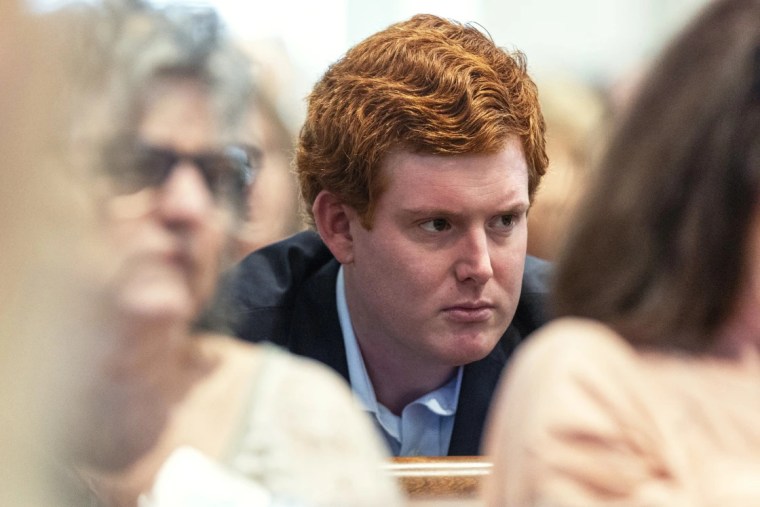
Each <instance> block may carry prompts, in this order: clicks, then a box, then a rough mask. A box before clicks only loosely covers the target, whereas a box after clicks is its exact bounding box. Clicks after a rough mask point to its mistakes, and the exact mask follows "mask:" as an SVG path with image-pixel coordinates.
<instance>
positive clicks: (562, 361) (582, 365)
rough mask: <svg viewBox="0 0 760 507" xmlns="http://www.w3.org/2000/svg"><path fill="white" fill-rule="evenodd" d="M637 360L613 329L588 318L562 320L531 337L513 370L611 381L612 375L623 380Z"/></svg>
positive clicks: (633, 352) (543, 328) (627, 344)
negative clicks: (622, 376)
mask: <svg viewBox="0 0 760 507" xmlns="http://www.w3.org/2000/svg"><path fill="white" fill-rule="evenodd" d="M638 361H639V355H638V353H637V352H636V350H635V349H634V348H633V347H632V346H631V345H630V344H629V343H628V342H627V341H626V340H625V339H624V338H623V337H621V336H620V335H619V334H618V333H617V332H615V331H614V330H613V329H611V328H610V327H608V326H606V325H604V324H602V323H600V322H597V321H593V320H589V319H580V318H561V319H557V320H555V321H552V322H550V323H549V324H547V325H545V326H543V327H542V328H540V329H538V330H537V331H536V332H534V333H533V334H532V335H531V336H529V337H528V339H527V340H526V341H525V342H524V343H523V344H522V345H521V347H520V348H519V349H518V350H517V353H516V356H515V357H514V359H513V361H512V365H511V367H510V369H511V370H514V371H516V372H518V373H515V374H519V372H520V371H525V372H526V374H529V375H531V376H535V375H536V374H537V373H536V372H539V371H540V372H541V374H542V375H545V376H546V377H547V378H549V377H556V376H572V377H581V378H590V377H598V376H599V377H606V378H609V375H610V374H611V373H612V374H614V376H616V377H618V378H620V376H621V375H623V374H624V373H625V372H626V371H629V370H631V369H635V368H636V365H637V363H638ZM530 372H533V373H532V374H531V373H530Z"/></svg>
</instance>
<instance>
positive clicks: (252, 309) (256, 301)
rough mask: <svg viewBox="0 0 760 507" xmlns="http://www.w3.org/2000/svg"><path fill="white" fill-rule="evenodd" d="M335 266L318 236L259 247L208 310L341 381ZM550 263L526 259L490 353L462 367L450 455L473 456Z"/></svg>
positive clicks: (533, 315) (534, 312) (530, 325)
mask: <svg viewBox="0 0 760 507" xmlns="http://www.w3.org/2000/svg"><path fill="white" fill-rule="evenodd" d="M339 267H340V264H339V263H338V261H336V260H335V258H333V256H332V254H331V253H330V251H329V250H328V249H327V247H326V246H325V245H324V243H323V242H322V240H321V239H320V238H319V236H318V235H317V234H316V233H314V232H303V233H300V234H296V235H295V236H293V237H291V238H289V239H286V240H284V241H281V242H279V243H276V244H274V245H272V246H269V247H266V248H263V249H261V250H258V251H256V252H254V253H252V254H250V255H249V256H248V257H246V258H245V259H244V260H243V261H242V262H241V263H240V264H239V265H238V266H237V267H236V268H235V269H233V270H232V271H231V272H229V273H227V274H226V275H225V277H224V278H223V280H222V283H221V285H220V291H219V295H218V297H217V301H216V304H215V307H216V308H217V311H222V312H224V321H226V325H227V326H228V328H229V329H227V330H228V331H231V332H232V333H233V334H234V335H236V336H238V337H240V338H243V339H245V340H247V341H250V342H259V341H271V342H274V343H276V344H278V345H280V346H282V347H285V348H286V349H288V350H290V351H291V352H294V353H296V354H300V355H303V356H307V357H311V358H313V359H316V360H318V361H321V362H323V363H325V364H327V365H329V366H331V367H332V368H333V369H334V370H336V371H337V372H338V373H340V374H341V375H343V377H344V378H345V379H346V380H347V381H348V380H349V378H348V363H347V360H346V350H345V347H344V345H343V334H342V332H341V329H340V322H339V320H338V310H337V305H336V301H335V280H336V277H337V275H338V268H339ZM549 268H550V265H549V263H547V262H546V261H542V260H539V259H536V258H533V257H528V259H527V261H526V266H525V275H524V276H523V287H522V294H521V296H520V301H519V303H518V306H517V311H516V313H515V317H514V319H513V320H512V323H511V324H510V326H509V327H508V328H507V330H506V332H505V333H504V335H503V336H502V337H501V340H500V341H499V344H498V345H497V346H496V348H495V349H494V350H493V351H492V352H491V353H490V354H489V355H488V356H486V357H485V358H484V359H481V360H480V361H476V362H474V363H471V364H468V365H466V366H465V368H464V373H463V376H462V387H461V390H460V395H459V404H458V407H457V414H456V416H455V420H454V429H453V433H452V436H451V444H450V446H449V455H451V456H457V455H459V456H464V455H477V454H478V453H479V449H480V439H481V433H482V431H483V423H484V422H485V418H486V414H487V412H488V407H489V403H490V401H491V396H492V395H493V392H494V389H495V387H496V384H497V382H498V380H499V376H500V374H501V371H502V368H503V367H504V364H505V363H506V361H507V358H508V357H509V355H510V354H511V353H512V351H513V350H514V348H515V347H516V346H517V345H518V344H519V343H520V342H521V341H522V340H523V339H524V338H525V336H526V335H527V334H528V333H530V332H532V331H533V330H535V329H536V328H538V327H539V326H541V325H542V324H544V322H545V321H546V315H545V313H544V299H545V295H546V291H547V278H548V274H549Z"/></svg>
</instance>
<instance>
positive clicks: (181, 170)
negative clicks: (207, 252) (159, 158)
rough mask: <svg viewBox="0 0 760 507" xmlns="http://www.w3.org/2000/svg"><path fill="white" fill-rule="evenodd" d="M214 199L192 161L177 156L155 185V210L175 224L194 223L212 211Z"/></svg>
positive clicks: (206, 216)
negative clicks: (165, 175) (165, 174)
mask: <svg viewBox="0 0 760 507" xmlns="http://www.w3.org/2000/svg"><path fill="white" fill-rule="evenodd" d="M213 208H214V199H213V196H212V195H211V191H210V190H209V188H208V186H207V185H206V182H205V180H204V178H203V175H202V174H201V172H200V169H198V168H197V167H196V166H195V164H193V163H192V162H190V161H184V160H181V161H179V162H177V165H176V166H175V167H174V168H173V170H172V171H171V173H170V174H169V177H168V178H167V179H166V181H164V182H163V184H162V185H161V187H160V188H159V189H158V206H157V209H158V212H159V213H160V215H161V217H162V219H164V220H166V221H167V222H170V223H172V224H176V225H184V226H195V225H198V224H199V223H201V222H202V221H203V220H204V219H206V218H208V217H209V216H210V214H211V213H212V212H213Z"/></svg>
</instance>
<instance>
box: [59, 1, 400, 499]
mask: <svg viewBox="0 0 760 507" xmlns="http://www.w3.org/2000/svg"><path fill="white" fill-rule="evenodd" d="M73 9H74V11H76V10H77V9H78V10H79V11H78V12H79V14H80V16H78V19H80V21H79V22H80V23H84V25H85V26H86V27H89V28H90V29H89V30H79V31H72V34H76V35H72V37H78V38H79V39H80V41H79V46H80V47H79V49H80V51H81V54H80V55H79V58H78V63H79V65H81V67H80V68H78V71H79V75H78V76H77V83H79V84H80V87H79V89H78V90H77V98H78V99H81V100H78V101H77V102H76V104H77V106H79V107H77V108H75V109H77V118H78V120H77V121H76V122H75V123H74V125H73V126H72V129H71V139H72V141H73V147H74V155H75V157H77V159H78V160H80V162H81V163H83V164H86V165H88V166H89V167H92V168H94V175H95V178H94V180H96V181H97V185H96V186H97V190H98V204H99V206H100V208H99V210H100V215H99V216H100V217H101V218H102V224H103V228H104V235H105V236H106V239H107V247H109V250H108V251H109V254H110V255H111V257H112V259H111V261H112V262H111V263H110V269H109V270H108V272H107V273H106V276H105V278H106V283H105V285H106V289H107V290H105V291H104V292H105V295H104V301H103V304H104V305H105V306H106V307H107V314H108V315H109V316H110V317H111V320H110V323H111V328H110V329H109V330H108V333H107V335H106V336H105V338H104V342H105V343H104V344H103V346H102V347H101V348H102V349H103V350H100V351H99V352H98V353H97V354H96V355H93V358H92V361H91V365H90V366H91V369H92V378H93V382H92V383H91V384H90V385H89V386H87V389H86V390H85V391H84V393H83V395H82V396H83V397H82V400H83V403H84V405H83V406H84V407H85V408H86V409H85V410H82V411H81V414H82V417H81V418H80V420H77V421H75V422H76V423H77V424H78V425H79V426H80V428H81V431H80V432H79V434H80V435H84V436H85V438H80V439H78V440H75V441H71V442H69V452H70V453H71V455H72V459H73V461H74V462H75V463H76V464H77V467H76V469H77V471H78V473H79V474H80V476H81V478H82V480H83V482H84V483H86V484H87V486H88V488H89V490H90V496H91V499H92V500H93V501H94V502H95V503H97V504H101V505H115V506H134V505H140V506H141V507H147V506H160V507H166V506H174V505H190V504H192V505H257V506H258V505H309V506H321V505H325V506H327V505H330V506H341V505H345V506H354V505H357V506H362V505H367V506H373V505H377V506H381V505H382V506H386V505H391V506H392V505H397V504H398V503H399V501H400V496H399V493H398V490H397V489H396V487H395V484H393V483H392V482H391V479H390V478H387V477H385V476H383V475H382V474H381V472H380V468H379V465H380V462H381V460H382V458H383V457H384V454H383V452H382V444H381V442H380V441H379V439H378V438H377V437H376V435H375V433H374V429H373V428H372V426H371V423H370V422H369V421H368V420H367V419H366V418H365V416H364V415H363V414H362V413H361V411H360V410H359V409H358V407H357V405H356V404H355V402H354V400H353V399H352V397H351V394H350V390H349V389H348V386H346V385H345V384H344V383H343V382H342V381H341V380H340V379H339V377H337V376H336V375H334V374H333V373H331V372H329V370H327V368H325V367H323V366H321V365H318V364H316V363H312V362H308V361H306V360H303V359H296V358H294V357H291V356H290V355H288V354H287V353H286V352H284V351H280V350H278V349H276V348H274V347H272V346H252V345H250V344H247V343H244V342H242V341H238V340H236V339H234V338H231V337H227V336H224V335H222V334H218V333H209V332H205V331H203V330H202V329H201V328H200V327H199V326H198V325H197V321H198V318H199V315H200V314H201V312H202V311H203V310H204V308H205V307H206V306H207V302H208V301H209V300H210V299H211V297H212V295H213V293H214V290H215V286H216V281H217V276H218V274H219V272H220V269H222V267H224V266H225V265H226V264H227V263H228V258H229V255H230V253H231V251H230V249H231V243H232V242H231V241H230V240H231V237H232V234H233V233H234V231H235V228H236V227H237V226H238V225H239V223H240V218H241V214H242V213H241V212H242V210H243V208H244V206H245V195H246V193H247V191H248V187H249V185H250V184H251V183H252V181H253V179H254V177H255V173H256V171H257V169H258V167H259V164H260V160H259V159H260V156H259V153H258V150H257V149H256V148H252V147H247V146H243V145H240V144H237V143H236V142H235V141H236V137H237V133H238V128H239V125H240V123H241V120H242V116H243V113H244V107H241V104H245V101H246V100H247V95H248V93H249V90H250V86H251V83H250V78H249V76H248V75H247V70H246V69H248V65H247V62H246V61H245V59H244V57H243V56H242V53H240V52H239V51H238V50H237V49H236V48H235V47H234V46H233V45H232V42H231V41H230V40H229V39H227V38H226V36H225V33H224V30H223V28H222V26H221V25H220V23H219V20H218V17H217V15H216V13H215V12H214V11H213V10H210V9H208V8H205V7H197V6H184V7H183V6H174V7H167V8H164V9H157V8H153V7H149V6H147V4H142V3H141V2H138V1H117V0H113V1H106V2H104V3H103V4H102V5H96V6H85V7H82V6H79V7H75V8H73ZM81 14H84V15H83V16H82V15H81ZM74 17H76V16H74ZM336 421H340V425H337V424H335V422H336Z"/></svg>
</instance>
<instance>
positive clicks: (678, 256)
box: [485, 0, 760, 507]
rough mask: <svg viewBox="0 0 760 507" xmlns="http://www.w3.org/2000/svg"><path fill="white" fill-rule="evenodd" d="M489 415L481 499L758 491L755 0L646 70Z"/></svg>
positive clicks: (609, 499) (659, 500)
mask: <svg viewBox="0 0 760 507" xmlns="http://www.w3.org/2000/svg"><path fill="white" fill-rule="evenodd" d="M554 305H555V311H556V313H557V314H558V315H559V316H561V317H563V318H561V319H560V320H557V321H555V322H554V323H553V324H550V325H549V326H547V327H545V328H543V330H541V331H539V332H537V333H536V334H535V335H534V336H533V337H532V338H531V339H530V340H529V341H528V342H527V343H526V345H525V348H524V349H522V350H520V351H519V352H518V354H517V357H516V359H515V362H514V363H512V366H511V367H510V369H509V370H508V372H507V377H506V381H505V382H503V384H502V386H501V388H500V394H499V403H498V406H497V407H496V410H495V413H494V416H493V417H492V418H491V420H490V423H489V432H488V437H487V449H486V450H487V453H488V454H490V455H491V456H492V457H493V459H494V463H495V468H494V474H493V477H492V480H491V481H490V482H489V483H488V485H487V488H486V491H485V493H486V496H487V499H488V505H492V506H520V507H524V506H531V505H542V506H543V505H551V506H584V507H593V506H602V505H604V506H612V505H616V506H617V505H637V506H638V505H651V506H722V507H725V506H737V507H739V506H748V505H758V504H760V482H758V480H757V479H758V477H760V409H759V408H758V403H757V401H758V399H760V352H759V351H760V1H758V0H719V1H716V2H713V3H711V4H710V5H709V6H708V7H707V9H706V10H705V11H704V12H703V13H702V15H701V16H700V17H699V18H698V19H697V20H696V21H695V22H694V23H693V24H692V25H690V26H689V27H688V28H687V29H686V30H685V31H684V32H683V33H682V34H681V35H680V37H679V38H677V39H676V40H675V42H674V43H673V45H672V46H671V47H670V48H669V49H668V50H667V51H666V52H665V53H664V55H663V56H662V58H661V59H660V61H659V63H658V64H657V65H656V66H655V67H654V68H653V69H651V72H650V74H649V76H648V78H647V79H646V80H645V81H643V83H642V87H641V89H640V91H639V95H638V96H637V97H636V99H635V100H634V101H633V102H632V103H631V106H630V108H629V109H628V110H627V113H626V116H625V117H624V118H623V119H622V122H621V123H620V125H619V126H618V129H617V130H616V132H615V135H614V137H613V138H612V141H611V143H610V146H609V148H608V150H607V151H606V155H605V156H604V157H603V159H602V165H601V168H600V172H599V173H598V174H597V175H596V178H595V179H594V181H593V183H592V184H591V186H590V191H589V193H588V194H587V196H586V197H585V199H584V202H583V203H582V205H581V207H580V208H579V214H578V216H577V218H576V227H575V228H574V229H573V231H572V232H571V233H570V235H569V240H568V245H567V249H566V251H565V252H564V253H563V255H562V256H561V258H560V261H559V263H558V267H557V274H556V283H555V293H554Z"/></svg>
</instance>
